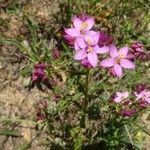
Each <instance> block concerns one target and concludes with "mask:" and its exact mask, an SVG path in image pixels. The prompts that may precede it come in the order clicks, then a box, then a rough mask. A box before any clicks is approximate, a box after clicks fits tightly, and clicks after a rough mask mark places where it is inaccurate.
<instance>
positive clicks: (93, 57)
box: [87, 52, 98, 68]
mask: <svg viewBox="0 0 150 150" xmlns="http://www.w3.org/2000/svg"><path fill="white" fill-rule="evenodd" d="M87 58H88V61H89V63H90V64H91V65H92V66H93V67H94V68H95V67H96V65H97V63H98V57H97V54H96V53H95V52H91V53H88V55H87Z"/></svg>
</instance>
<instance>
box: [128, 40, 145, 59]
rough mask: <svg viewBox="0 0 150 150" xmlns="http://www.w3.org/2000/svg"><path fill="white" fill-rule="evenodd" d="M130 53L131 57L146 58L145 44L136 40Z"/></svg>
mask: <svg viewBox="0 0 150 150" xmlns="http://www.w3.org/2000/svg"><path fill="white" fill-rule="evenodd" d="M129 53H130V57H131V58H139V59H144V58H145V51H144V46H143V44H142V43H141V42H139V41H134V42H132V43H131V46H130V51H129Z"/></svg>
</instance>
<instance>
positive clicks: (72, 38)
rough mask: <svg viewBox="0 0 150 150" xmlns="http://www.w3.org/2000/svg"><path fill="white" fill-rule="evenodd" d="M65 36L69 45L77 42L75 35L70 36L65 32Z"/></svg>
mask: <svg viewBox="0 0 150 150" xmlns="http://www.w3.org/2000/svg"><path fill="white" fill-rule="evenodd" d="M63 37H64V41H65V42H66V43H67V44H68V45H69V46H71V47H73V46H74V42H75V38H74V37H72V36H70V35H67V34H65V35H64V36H63Z"/></svg>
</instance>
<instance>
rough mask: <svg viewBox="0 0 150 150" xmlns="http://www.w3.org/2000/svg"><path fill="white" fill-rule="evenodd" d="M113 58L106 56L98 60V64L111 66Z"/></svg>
mask: <svg viewBox="0 0 150 150" xmlns="http://www.w3.org/2000/svg"><path fill="white" fill-rule="evenodd" d="M114 62H115V61H114V59H113V58H106V59H104V60H102V61H101V62H100V66H102V67H112V66H113V65H114Z"/></svg>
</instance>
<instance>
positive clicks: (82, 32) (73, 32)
mask: <svg viewBox="0 0 150 150" xmlns="http://www.w3.org/2000/svg"><path fill="white" fill-rule="evenodd" d="M72 23H73V27H72V28H66V29H65V30H64V31H65V33H66V34H67V35H68V36H70V39H71V38H72V39H73V38H74V47H75V49H76V47H78V42H81V40H82V42H84V37H85V36H86V35H87V34H89V32H90V31H91V29H92V27H93V25H94V18H93V17H90V16H86V17H84V18H83V17H81V16H80V17H77V16H74V17H73V19H72ZM93 32H94V31H93ZM67 38H68V37H67ZM81 48H82V47H81Z"/></svg>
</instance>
